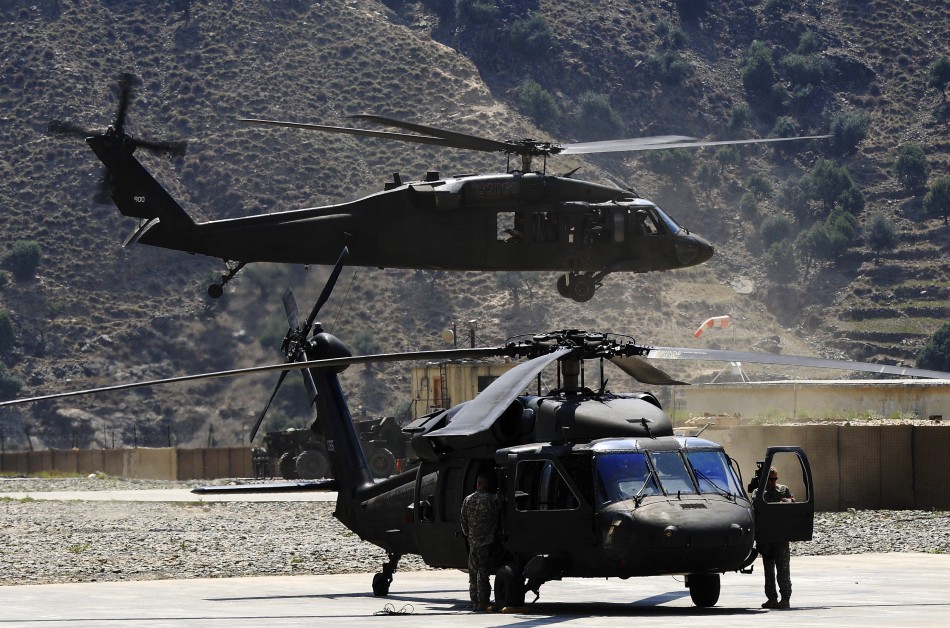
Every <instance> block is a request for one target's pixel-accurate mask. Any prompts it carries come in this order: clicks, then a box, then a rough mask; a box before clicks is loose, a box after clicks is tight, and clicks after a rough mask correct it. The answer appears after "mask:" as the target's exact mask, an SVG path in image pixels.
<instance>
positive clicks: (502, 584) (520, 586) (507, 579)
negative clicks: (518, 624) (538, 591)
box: [495, 564, 525, 608]
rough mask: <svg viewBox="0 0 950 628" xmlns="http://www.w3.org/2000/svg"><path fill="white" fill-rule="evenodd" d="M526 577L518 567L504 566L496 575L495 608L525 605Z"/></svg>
mask: <svg viewBox="0 0 950 628" xmlns="http://www.w3.org/2000/svg"><path fill="white" fill-rule="evenodd" d="M524 594H525V584H524V575H523V574H522V572H521V569H519V568H518V566H517V565H513V564H508V565H502V566H501V568H499V569H498V571H497V572H496V573H495V606H496V607H497V608H504V607H506V606H522V605H524Z"/></svg>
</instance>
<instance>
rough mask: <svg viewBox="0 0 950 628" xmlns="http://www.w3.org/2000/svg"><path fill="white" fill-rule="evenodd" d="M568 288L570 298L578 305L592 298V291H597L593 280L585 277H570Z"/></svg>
mask: <svg viewBox="0 0 950 628" xmlns="http://www.w3.org/2000/svg"><path fill="white" fill-rule="evenodd" d="M568 287H569V288H570V292H571V298H572V299H574V300H575V301H577V302H578V303H585V302H587V301H590V300H591V299H592V298H593V297H594V291H595V290H596V289H597V285H596V284H595V283H594V279H593V278H592V277H589V276H587V275H577V276H576V277H572V278H571V283H570V284H568Z"/></svg>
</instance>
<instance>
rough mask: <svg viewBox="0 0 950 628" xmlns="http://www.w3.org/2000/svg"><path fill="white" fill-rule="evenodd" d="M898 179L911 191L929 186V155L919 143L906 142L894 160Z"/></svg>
mask: <svg viewBox="0 0 950 628" xmlns="http://www.w3.org/2000/svg"><path fill="white" fill-rule="evenodd" d="M894 172H895V173H896V174H897V181H898V182H899V183H900V184H901V185H902V186H904V189H906V190H908V191H909V192H918V191H920V190H922V189H924V188H925V187H926V186H927V177H929V176H930V164H929V163H927V156H926V155H925V154H924V151H923V149H922V148H920V146H918V145H917V144H904V145H903V146H901V148H900V150H899V151H898V153H897V159H896V160H895V161H894Z"/></svg>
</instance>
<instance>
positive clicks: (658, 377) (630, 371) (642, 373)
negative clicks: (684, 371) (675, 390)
mask: <svg viewBox="0 0 950 628" xmlns="http://www.w3.org/2000/svg"><path fill="white" fill-rule="evenodd" d="M610 361H611V362H613V363H614V364H616V365H617V366H618V367H619V368H620V370H621V371H623V372H624V373H626V374H627V375H629V376H630V377H632V378H633V379H635V380H637V381H638V382H642V383H644V384H653V385H656V386H677V385H684V386H688V385H689V384H688V383H687V382H681V381H679V380H678V379H673V378H672V377H670V376H669V375H667V374H666V373H665V372H663V371H661V370H660V369H658V368H656V367H655V366H653V365H652V364H647V363H646V362H644V361H643V360H641V359H640V358H637V357H633V356H625V357H624V356H615V357H612V358H610Z"/></svg>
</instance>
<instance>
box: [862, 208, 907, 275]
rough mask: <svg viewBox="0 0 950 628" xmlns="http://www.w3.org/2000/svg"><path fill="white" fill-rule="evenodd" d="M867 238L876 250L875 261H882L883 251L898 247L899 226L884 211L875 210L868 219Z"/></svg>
mask: <svg viewBox="0 0 950 628" xmlns="http://www.w3.org/2000/svg"><path fill="white" fill-rule="evenodd" d="M866 231H867V233H866V235H865V239H866V240H867V243H868V246H869V247H870V248H871V250H872V251H874V263H875V264H878V263H880V261H881V252H882V251H893V250H894V249H895V248H897V243H898V242H899V241H900V237H899V236H898V235H897V227H895V226H894V221H892V220H891V219H890V218H888V217H887V216H885V215H884V214H883V213H882V212H875V213H874V215H873V216H871V219H870V220H869V221H868V224H867V227H866Z"/></svg>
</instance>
